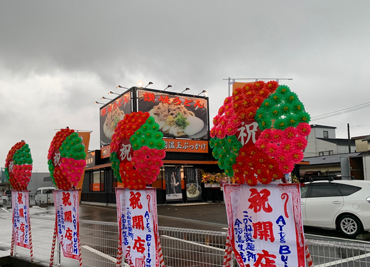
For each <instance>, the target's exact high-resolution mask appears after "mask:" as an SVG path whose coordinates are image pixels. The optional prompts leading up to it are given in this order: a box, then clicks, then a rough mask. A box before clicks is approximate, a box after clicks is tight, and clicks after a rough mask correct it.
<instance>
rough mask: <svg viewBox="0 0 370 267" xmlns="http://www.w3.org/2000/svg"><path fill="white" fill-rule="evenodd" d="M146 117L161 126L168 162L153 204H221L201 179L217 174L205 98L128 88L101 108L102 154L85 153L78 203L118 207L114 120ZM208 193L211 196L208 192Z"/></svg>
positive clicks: (219, 194) (217, 191)
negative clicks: (136, 114) (112, 145)
mask: <svg viewBox="0 0 370 267" xmlns="http://www.w3.org/2000/svg"><path fill="white" fill-rule="evenodd" d="M139 111H142V112H149V114H150V115H151V116H152V117H154V118H155V120H156V122H157V123H158V124H159V130H160V131H161V132H162V133H163V137H164V138H163V139H164V141H165V151H166V157H165V158H164V159H163V163H164V164H163V166H162V167H161V169H160V174H159V175H158V177H157V180H156V181H154V182H153V184H152V185H151V186H152V187H155V188H157V203H158V204H164V203H169V202H191V201H194V202H197V201H198V202H199V201H210V200H211V201H221V200H222V192H221V191H220V190H221V189H220V188H212V189H209V188H204V185H203V184H202V183H201V180H202V174H204V173H216V172H221V171H220V169H219V168H218V165H217V160H215V159H214V158H213V156H212V153H211V152H212V151H211V149H210V147H209V130H210V123H209V101H208V97H206V96H199V95H190V94H179V93H172V92H167V91H163V90H155V89H148V88H142V87H132V88H130V89H129V90H127V91H125V92H124V93H122V94H120V95H118V96H117V97H116V98H115V99H113V100H112V101H110V102H108V103H107V104H105V105H104V106H102V107H101V108H100V113H99V114H100V116H99V117H100V150H94V151H89V153H88V155H87V159H86V163H87V164H86V169H85V177H84V182H83V188H82V194H81V200H82V201H84V202H98V203H101V204H105V205H109V204H114V203H116V198H115V188H116V187H122V184H120V183H119V182H118V181H117V179H116V177H114V175H113V170H112V168H111V162H110V159H109V156H110V146H109V144H110V142H111V140H112V135H113V133H114V129H115V127H116V125H117V123H118V121H120V120H122V119H123V117H124V115H125V114H129V113H131V112H139ZM211 190H212V191H211Z"/></svg>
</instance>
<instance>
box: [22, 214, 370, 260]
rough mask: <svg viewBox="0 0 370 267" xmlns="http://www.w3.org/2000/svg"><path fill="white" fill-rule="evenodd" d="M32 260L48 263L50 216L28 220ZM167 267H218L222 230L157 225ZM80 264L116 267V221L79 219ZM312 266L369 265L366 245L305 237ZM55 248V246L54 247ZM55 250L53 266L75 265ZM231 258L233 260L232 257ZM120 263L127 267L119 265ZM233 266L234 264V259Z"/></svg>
mask: <svg viewBox="0 0 370 267" xmlns="http://www.w3.org/2000/svg"><path fill="white" fill-rule="evenodd" d="M31 226H32V237H33V247H34V261H35V262H36V263H38V264H40V265H43V266H48V265H49V259H50V252H51V243H52V237H53V229H54V228H53V227H54V219H51V218H43V217H42V216H33V217H32V219H31ZM159 234H160V240H161V245H162V250H163V256H164V261H165V265H166V266H167V267H170V266H172V267H180V266H184V267H216V266H217V267H220V266H222V263H223V256H224V248H225V243H226V235H227V233H226V232H216V231H204V230H194V229H182V228H173V227H159ZM80 235H81V248H82V259H83V266H102V267H105V266H112V267H113V266H116V256H117V244H118V228H117V223H110V222H97V221H87V220H81V221H80ZM306 243H307V245H308V247H309V251H310V253H311V257H312V259H313V263H314V266H316V267H324V266H326V267H329V266H333V267H334V266H348V267H349V266H351V267H352V266H359V267H362V266H368V265H369V266H370V245H368V244H366V243H360V244H359V243H355V242H333V241H323V240H312V239H306ZM57 248H58V247H57ZM16 252H17V257H20V258H23V259H25V260H29V259H30V257H29V250H26V249H22V248H19V247H17V251H16ZM62 254H63V253H60V251H59V250H58V249H57V251H56V256H55V260H54V266H78V265H79V262H78V261H75V260H70V259H67V258H64V257H63V255H62ZM233 261H234V260H233ZM123 266H128V265H125V264H123ZM233 266H238V265H237V264H236V263H235V262H234V265H233Z"/></svg>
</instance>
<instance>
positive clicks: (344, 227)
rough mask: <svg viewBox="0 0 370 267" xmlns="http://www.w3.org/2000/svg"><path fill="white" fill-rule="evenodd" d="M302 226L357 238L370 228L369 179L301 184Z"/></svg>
mask: <svg viewBox="0 0 370 267" xmlns="http://www.w3.org/2000/svg"><path fill="white" fill-rule="evenodd" d="M301 207H302V217H303V225H306V226H314V227H321V228H327V229H337V230H339V231H340V232H341V233H343V234H344V235H345V236H346V237H349V238H355V237H356V236H357V235H358V234H360V233H362V232H364V231H369V230H370V181H364V180H335V181H315V182H312V183H305V184H303V185H302V186H301Z"/></svg>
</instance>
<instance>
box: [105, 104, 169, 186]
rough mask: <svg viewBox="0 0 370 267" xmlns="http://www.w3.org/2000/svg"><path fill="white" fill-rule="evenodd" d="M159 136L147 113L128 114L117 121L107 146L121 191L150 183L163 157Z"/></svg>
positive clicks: (160, 135) (155, 175)
mask: <svg viewBox="0 0 370 267" xmlns="http://www.w3.org/2000/svg"><path fill="white" fill-rule="evenodd" d="M164 148H165V142H164V141H163V133H162V132H161V131H159V125H158V124H157V123H156V122H155V119H154V118H153V117H152V116H150V115H149V113H148V112H141V111H139V112H132V113H130V114H126V115H125V117H124V118H123V119H122V120H121V121H119V122H118V124H117V127H116V128H115V130H114V134H113V136H112V142H111V144H110V151H111V155H110V160H111V162H112V169H113V173H114V175H115V177H116V178H117V180H118V182H119V183H121V184H122V187H123V188H129V189H135V190H138V189H145V188H146V185H150V184H152V183H153V182H154V181H155V180H156V179H157V176H158V174H159V172H160V168H161V166H162V165H163V161H162V159H163V158H164V157H165V156H166V152H165V150H164Z"/></svg>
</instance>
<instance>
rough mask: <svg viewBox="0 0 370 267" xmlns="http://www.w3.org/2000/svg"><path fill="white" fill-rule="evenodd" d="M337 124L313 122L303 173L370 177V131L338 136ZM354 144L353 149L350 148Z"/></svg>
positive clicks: (362, 178) (317, 177) (340, 177)
mask: <svg viewBox="0 0 370 267" xmlns="http://www.w3.org/2000/svg"><path fill="white" fill-rule="evenodd" d="M335 129H336V127H332V126H326V125H311V133H310V135H309V136H308V138H307V141H308V144H307V148H306V150H305V151H304V155H305V158H304V161H305V162H309V164H306V165H301V166H300V169H299V173H300V177H301V178H302V179H304V180H305V181H307V180H308V179H309V178H311V177H312V178H315V179H320V177H323V178H325V177H326V178H325V179H327V177H328V176H331V177H334V178H337V179H357V180H370V142H369V141H370V135H368V136H358V137H353V138H351V139H350V140H348V139H345V138H335V137H336V135H335ZM349 148H350V149H349Z"/></svg>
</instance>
